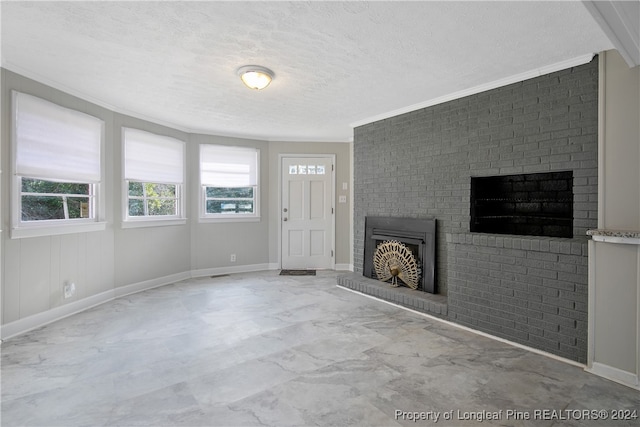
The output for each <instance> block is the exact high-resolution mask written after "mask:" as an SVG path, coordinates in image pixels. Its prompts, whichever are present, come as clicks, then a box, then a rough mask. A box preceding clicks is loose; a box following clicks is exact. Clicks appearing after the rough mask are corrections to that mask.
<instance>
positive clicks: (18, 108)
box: [13, 92, 104, 183]
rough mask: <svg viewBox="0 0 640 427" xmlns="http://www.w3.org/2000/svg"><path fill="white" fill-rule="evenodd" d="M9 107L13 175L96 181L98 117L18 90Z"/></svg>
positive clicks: (98, 167)
mask: <svg viewBox="0 0 640 427" xmlns="http://www.w3.org/2000/svg"><path fill="white" fill-rule="evenodd" d="M13 106H14V111H13V114H14V116H13V118H14V126H15V128H14V131H15V134H14V135H15V144H16V174H17V175H20V176H28V177H34V178H42V179H52V180H62V181H70V182H91V183H96V182H99V181H100V151H101V143H102V129H103V125H104V122H103V121H102V120H100V119H98V118H96V117H93V116H90V115H88V114H84V113H80V112H78V111H74V110H70V109H68V108H64V107H61V106H59V105H56V104H53V103H51V102H48V101H45V100H43V99H40V98H36V97H35V96H31V95H27V94H24V93H20V92H13Z"/></svg>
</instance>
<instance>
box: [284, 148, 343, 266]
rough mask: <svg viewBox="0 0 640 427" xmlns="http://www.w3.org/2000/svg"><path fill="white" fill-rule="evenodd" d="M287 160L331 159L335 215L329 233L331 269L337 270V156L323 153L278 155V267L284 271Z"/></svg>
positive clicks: (332, 206)
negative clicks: (283, 220)
mask: <svg viewBox="0 0 640 427" xmlns="http://www.w3.org/2000/svg"><path fill="white" fill-rule="evenodd" d="M285 158H293V159H295V158H299V159H308V158H320V159H330V160H331V164H332V165H333V168H331V186H330V190H331V209H333V215H331V230H329V233H330V235H331V251H332V252H333V256H332V257H331V269H332V270H335V269H336V155H335V154H329V153H327V154H322V153H310V154H304V153H295V154H285V153H280V154H278V206H277V209H278V215H277V217H278V266H279V268H280V269H282V219H283V217H282V214H283V212H282V170H283V167H282V162H283V160H284V159H285Z"/></svg>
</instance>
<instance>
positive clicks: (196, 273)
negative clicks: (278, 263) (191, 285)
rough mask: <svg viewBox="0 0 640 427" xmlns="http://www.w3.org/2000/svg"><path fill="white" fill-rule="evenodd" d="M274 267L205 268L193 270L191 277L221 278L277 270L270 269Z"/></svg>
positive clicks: (267, 265)
mask: <svg viewBox="0 0 640 427" xmlns="http://www.w3.org/2000/svg"><path fill="white" fill-rule="evenodd" d="M272 265H273V264H251V265H238V266H232V267H214V268H203V269H200V270H191V277H193V278H196V277H205V276H219V275H221V274H234V273H251V272H254V271H265V270H276V269H277V268H270V267H271V266H272Z"/></svg>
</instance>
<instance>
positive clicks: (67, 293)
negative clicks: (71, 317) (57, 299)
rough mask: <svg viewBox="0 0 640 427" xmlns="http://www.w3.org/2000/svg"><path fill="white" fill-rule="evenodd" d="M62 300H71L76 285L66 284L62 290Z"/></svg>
mask: <svg viewBox="0 0 640 427" xmlns="http://www.w3.org/2000/svg"><path fill="white" fill-rule="evenodd" d="M63 292H64V299H67V298H71V297H72V296H74V295H75V293H76V284H75V283H73V282H66V283H65V284H64V288H63Z"/></svg>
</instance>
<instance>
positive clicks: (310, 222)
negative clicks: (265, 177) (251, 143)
mask: <svg viewBox="0 0 640 427" xmlns="http://www.w3.org/2000/svg"><path fill="white" fill-rule="evenodd" d="M280 218H281V223H282V239H281V241H282V268H283V269H316V268H333V266H334V263H333V157H283V158H282V206H281V211H280Z"/></svg>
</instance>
